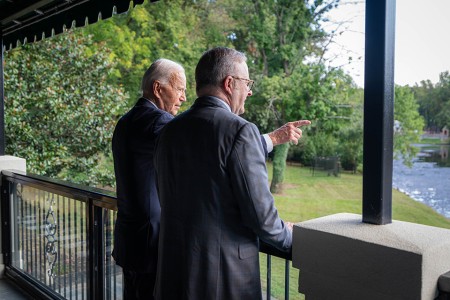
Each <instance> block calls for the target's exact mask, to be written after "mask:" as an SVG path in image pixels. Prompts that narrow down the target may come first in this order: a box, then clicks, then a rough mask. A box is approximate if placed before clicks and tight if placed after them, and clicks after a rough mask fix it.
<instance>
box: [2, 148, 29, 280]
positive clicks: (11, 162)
mask: <svg viewBox="0 0 450 300" xmlns="http://www.w3.org/2000/svg"><path fill="white" fill-rule="evenodd" d="M26 166H27V162H26V160H25V159H23V158H20V157H14V156H9V155H3V156H0V171H2V170H10V169H13V170H18V171H21V172H26V169H27V167H26ZM0 185H1V180H0ZM1 218H2V215H1V205H0V224H2V220H1ZM4 271H5V264H4V261H3V252H2V232H1V230H0V278H2V277H3V273H4Z"/></svg>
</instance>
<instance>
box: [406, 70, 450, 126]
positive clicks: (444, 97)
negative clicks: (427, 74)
mask: <svg viewBox="0 0 450 300" xmlns="http://www.w3.org/2000/svg"><path fill="white" fill-rule="evenodd" d="M413 90H414V93H415V96H416V98H417V101H418V104H419V112H420V114H421V115H422V116H423V118H424V119H425V126H426V129H427V130H432V131H440V130H441V129H442V128H443V127H444V126H446V125H447V126H450V114H449V112H450V100H449V99H450V73H449V72H448V71H446V72H442V73H441V74H440V75H439V82H438V83H436V84H433V83H432V82H431V81H430V80H425V81H422V82H421V83H420V85H416V86H415V87H414V88H413Z"/></svg>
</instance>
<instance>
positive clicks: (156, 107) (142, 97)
mask: <svg viewBox="0 0 450 300" xmlns="http://www.w3.org/2000/svg"><path fill="white" fill-rule="evenodd" d="M142 98H144V99H145V100H147V101H148V102H150V103H151V104H153V106H154V107H156V108H158V109H159V107H158V106H156V104H155V102H153V101H152V100H150V99H147V98H145V97H142Z"/></svg>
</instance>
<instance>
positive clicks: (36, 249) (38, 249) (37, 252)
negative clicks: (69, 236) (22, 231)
mask: <svg viewBox="0 0 450 300" xmlns="http://www.w3.org/2000/svg"><path fill="white" fill-rule="evenodd" d="M30 194H32V195H33V197H30V198H33V219H34V225H35V226H34V227H35V230H34V235H33V240H34V251H33V252H34V268H33V271H34V277H36V278H40V275H41V274H39V273H40V268H39V267H38V266H39V265H38V255H39V256H40V252H41V247H40V245H39V247H38V232H39V229H38V227H39V223H38V213H36V209H37V206H38V201H36V193H32V192H31V191H30Z"/></svg>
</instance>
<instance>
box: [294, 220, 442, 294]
mask: <svg viewBox="0 0 450 300" xmlns="http://www.w3.org/2000/svg"><path fill="white" fill-rule="evenodd" d="M292 262H293V266H294V267H296V268H298V269H300V277H299V291H300V292H301V293H304V294H305V295H306V297H307V299H308V300H309V299H340V298H339V297H338V298H336V297H337V295H340V296H341V297H344V299H430V300H431V299H434V297H435V296H436V293H437V282H438V278H439V276H440V275H442V274H444V273H446V272H447V271H449V270H450V230H447V229H443V228H437V227H431V226H426V225H420V224H414V223H408V222H400V221H393V222H392V223H391V224H387V225H372V224H366V223H362V217H361V216H360V215H356V214H347V213H343V214H336V215H332V216H327V217H323V218H318V219H314V220H309V221H306V222H302V223H298V224H296V225H295V226H294V236H293V246H292ZM361 297H363V298H361Z"/></svg>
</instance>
